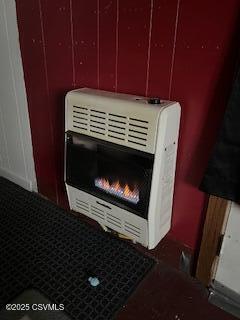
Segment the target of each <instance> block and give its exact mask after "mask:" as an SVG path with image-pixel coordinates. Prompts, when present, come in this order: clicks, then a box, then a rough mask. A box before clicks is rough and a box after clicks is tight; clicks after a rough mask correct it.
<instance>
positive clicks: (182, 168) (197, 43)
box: [0, 0, 240, 248]
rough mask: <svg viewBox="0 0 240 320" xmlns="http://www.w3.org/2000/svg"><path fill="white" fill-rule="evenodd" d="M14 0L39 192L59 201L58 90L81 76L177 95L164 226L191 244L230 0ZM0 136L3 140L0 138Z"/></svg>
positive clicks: (106, 85) (225, 68) (114, 87)
mask: <svg viewBox="0 0 240 320" xmlns="http://www.w3.org/2000/svg"><path fill="white" fill-rule="evenodd" d="M16 3H17V13H18V24H19V32H20V43H21V52H22V58H23V64H24V75H25V82H26V88H27V97H28V106H29V114H30V120H31V130H32V140H33V148H34V157H35V165H36V172H37V177H38V185H39V190H40V192H41V193H42V194H44V195H46V196H47V197H49V198H51V199H53V200H56V201H57V198H58V201H59V204H61V205H63V204H64V199H66V197H65V195H64V184H63V132H64V123H63V112H64V109H63V106H64V96H65V93H66V92H67V90H69V89H72V88H76V87H83V86H85V87H92V88H100V89H105V90H110V91H118V92H124V93H131V94H141V95H145V94H146V95H148V96H160V97H162V98H165V99H168V98H169V97H170V99H172V100H176V101H179V102H180V103H181V105H182V119H181V129H180V144H179V152H178V161H177V173H176V188H175V197H174V211H173V226H172V231H171V234H172V236H174V237H175V238H177V239H178V240H180V241H181V242H183V243H185V244H187V245H189V246H190V247H192V248H194V247H195V246H196V243H197V237H198V233H199V229H200V226H201V219H202V217H203V210H204V205H205V200H206V197H205V195H204V194H203V193H201V192H200V191H199V190H198V185H199V182H200V179H201V176H202V174H203V172H204V168H205V166H206V163H207V159H208V156H209V153H210V150H211V146H212V143H213V141H214V138H215V136H216V132H217V127H218V126H219V123H220V119H221V115H222V113H223V110H224V107H225V105H226V103H225V102H226V100H227V94H228V92H229V87H230V86H229V83H231V77H232V74H233V64H234V61H235V59H234V58H235V56H236V54H235V52H236V44H237V41H236V42H235V43H236V44H235V46H234V45H232V43H231V41H232V36H233V35H234V33H236V31H237V30H236V29H237V27H236V26H237V15H238V13H239V9H240V3H239V1H238V0H223V1H221V2H216V1H213V2H210V1H207V0H201V1H200V0H197V1H190V0H171V1H168V0H129V1H127V0H91V1H80V0H58V1H57V0H52V1H47V0H37V1H35V0H28V1H23V0H16ZM229 52H233V53H234V54H235V56H234V55H232V56H231V57H229ZM2 116H3V115H2ZM0 121H1V119H0ZM2 121H4V119H3V120H2ZM0 144H1V145H3V148H4V145H5V142H4V138H0ZM0 161H2V162H3V161H4V162H7V161H8V159H7V156H5V158H4V159H0Z"/></svg>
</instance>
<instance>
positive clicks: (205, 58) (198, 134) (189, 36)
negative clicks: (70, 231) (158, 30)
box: [170, 0, 239, 247]
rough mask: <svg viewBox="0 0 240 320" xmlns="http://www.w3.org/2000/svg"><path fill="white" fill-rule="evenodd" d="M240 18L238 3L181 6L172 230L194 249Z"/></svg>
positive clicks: (184, 3)
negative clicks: (204, 179) (201, 185)
mask: <svg viewBox="0 0 240 320" xmlns="http://www.w3.org/2000/svg"><path fill="white" fill-rule="evenodd" d="M226 6H227V7H228V9H226ZM226 10H227V11H226ZM226 12H227V14H226ZM238 13H239V2H237V1H234V0H231V1H228V2H225V1H222V2H221V3H220V2H218V4H217V5H213V4H212V5H210V3H209V1H207V0H204V1H190V0H189V1H188V0H185V1H181V2H180V8H179V21H178V29H177V38H176V52H175V62H174V69H173V77H172V92H171V96H170V99H173V100H178V101H180V103H181V105H182V117H181V128H180V144H179V153H178V166H177V169H178V171H177V180H176V187H175V202H174V203H175V205H174V212H178V213H177V214H174V218H173V229H172V230H173V232H174V233H175V235H176V236H177V237H178V238H180V239H183V238H184V237H185V234H186V233H188V234H189V236H188V243H189V244H190V246H192V247H193V246H194V245H195V244H196V241H197V235H198V230H199V225H200V222H201V218H202V211H203V208H204V204H205V194H203V193H202V192H200V191H199V190H198V185H199V183H200V181H201V177H202V175H203V173H204V169H205V167H206V163H207V160H208V157H209V153H210V150H211V147H212V144H213V141H214V138H215V136H216V132H217V127H218V126H219V123H220V119H221V116H222V114H223V110H224V108H225V105H226V93H228V92H229V83H230V84H231V80H232V79H231V77H232V74H233V68H232V66H231V67H228V68H227V69H226V70H225V69H224V64H225V63H226V62H227V63H228V61H229V51H230V48H231V47H232V46H233V44H232V43H231V41H232V40H233V39H232V37H233V35H234V33H236V31H237V30H236V25H237V18H238V17H237V16H238ZM233 47H234V46H233ZM235 51H236V44H235ZM230 60H231V63H232V62H233V64H234V63H235V61H234V59H230ZM226 80H227V81H226ZM222 82H223V83H224V85H223V86H222ZM219 85H220V87H219ZM189 199H191V200H189ZM189 229H191V230H192V231H191V232H189Z"/></svg>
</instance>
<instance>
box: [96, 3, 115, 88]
mask: <svg viewBox="0 0 240 320" xmlns="http://www.w3.org/2000/svg"><path fill="white" fill-rule="evenodd" d="M99 5H100V6H99V32H98V34H99V87H100V88H101V89H104V90H110V91H115V79H116V25H117V8H118V6H117V0H116V1H109V0H100V2H99Z"/></svg>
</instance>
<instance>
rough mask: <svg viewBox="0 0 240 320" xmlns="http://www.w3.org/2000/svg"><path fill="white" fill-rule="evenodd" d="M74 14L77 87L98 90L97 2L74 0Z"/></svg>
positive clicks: (92, 0) (95, 0)
mask: <svg viewBox="0 0 240 320" xmlns="http://www.w3.org/2000/svg"><path fill="white" fill-rule="evenodd" d="M72 12H73V19H72V21H73V40H74V45H75V46H74V56H75V72H76V86H77V87H83V86H85V87H91V88H97V87H98V76H97V71H98V65H97V64H98V48H97V43H98V39H97V35H98V32H97V25H98V5H97V0H91V1H79V0H72Z"/></svg>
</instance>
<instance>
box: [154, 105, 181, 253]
mask: <svg viewBox="0 0 240 320" xmlns="http://www.w3.org/2000/svg"><path fill="white" fill-rule="evenodd" d="M180 112H181V111H180V105H179V104H178V103H175V104H174V105H172V106H169V107H167V108H165V109H164V110H162V112H161V114H160V118H159V124H158V134H157V144H156V154H155V161H154V167H153V179H152V186H151V196H150V203H149V213H148V229H149V233H148V234H149V244H148V247H149V249H153V248H154V247H156V245H157V244H158V243H159V241H160V240H161V239H162V238H163V237H164V236H165V235H166V233H167V232H168V231H169V229H170V226H171V216H172V203H173V189H174V179H175V168H176V157H177V144H178V134H179V123H180Z"/></svg>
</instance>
